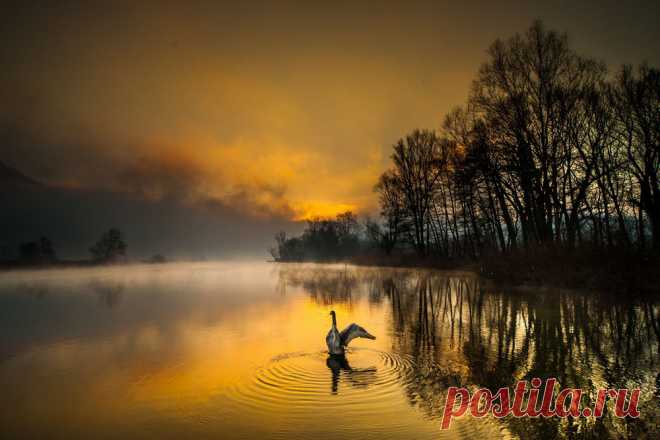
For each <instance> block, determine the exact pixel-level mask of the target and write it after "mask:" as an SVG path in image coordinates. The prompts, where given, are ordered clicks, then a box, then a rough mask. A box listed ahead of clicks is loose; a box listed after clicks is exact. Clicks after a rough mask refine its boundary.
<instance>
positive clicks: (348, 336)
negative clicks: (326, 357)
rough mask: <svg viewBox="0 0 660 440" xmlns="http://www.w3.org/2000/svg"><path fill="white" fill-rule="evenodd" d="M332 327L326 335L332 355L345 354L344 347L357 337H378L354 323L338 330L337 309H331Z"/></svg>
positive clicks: (326, 341) (329, 351)
mask: <svg viewBox="0 0 660 440" xmlns="http://www.w3.org/2000/svg"><path fill="white" fill-rule="evenodd" d="M330 315H331V316H332V327H331V328H330V331H329V332H328V335H327V336H326V337H325V343H326V344H328V353H330V354H332V355H339V356H343V355H344V347H346V346H348V343H349V342H351V341H352V340H353V339H355V338H366V339H376V337H375V336H374V335H372V334H370V333H369V332H368V331H366V330H365V329H364V328H362V327H360V326H359V325H357V324H355V323H353V324H351V325H349V326H348V327H346V328H345V329H344V330H342V331H341V333H340V332H339V331H338V330H337V316H336V314H335V311H334V310H333V311H331V312H330Z"/></svg>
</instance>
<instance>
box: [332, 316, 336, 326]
mask: <svg viewBox="0 0 660 440" xmlns="http://www.w3.org/2000/svg"><path fill="white" fill-rule="evenodd" d="M332 326H333V327H337V317H336V316H335V314H334V313H333V314H332Z"/></svg>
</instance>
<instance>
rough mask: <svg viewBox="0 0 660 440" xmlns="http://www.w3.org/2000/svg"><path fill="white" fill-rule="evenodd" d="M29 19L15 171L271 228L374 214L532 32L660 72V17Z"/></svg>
mask: <svg viewBox="0 0 660 440" xmlns="http://www.w3.org/2000/svg"><path fill="white" fill-rule="evenodd" d="M21 3H27V2H21ZM21 3H19V4H17V5H16V6H14V7H10V8H8V9H6V11H5V12H3V18H2V20H3V25H2V27H1V30H0V38H1V42H0V62H1V64H0V65H2V69H0V97H1V99H0V158H1V159H0V160H2V161H4V162H5V163H7V164H9V165H10V166H12V167H15V168H17V169H19V170H21V171H22V172H24V173H25V174H27V175H29V176H32V177H34V178H36V179H38V180H40V181H41V182H44V183H47V184H49V185H53V186H58V187H61V188H75V189H85V190H102V191H111V192H118V193H125V194H129V195H131V196H132V197H138V198H142V199H144V200H146V201H147V202H158V201H161V200H163V199H168V200H169V199H176V200H179V201H182V202H185V203H186V204H187V205H188V206H195V205H204V204H208V203H209V202H213V203H221V204H222V205H223V206H224V207H226V208H227V209H231V210H233V211H234V214H235V215H238V216H239V217H240V216H244V217H245V218H246V219H247V218H250V219H254V218H258V219H261V223H260V224H261V225H262V226H263V225H267V224H268V221H269V219H275V220H276V221H277V222H281V221H296V220H301V219H305V218H309V217H312V216H316V215H319V216H331V215H334V214H337V213H338V212H341V211H344V210H347V209H351V210H353V211H356V212H358V213H360V214H374V213H376V212H377V200H376V197H375V195H374V193H373V185H374V184H375V183H376V181H377V179H378V176H379V175H380V174H381V173H382V172H383V171H384V170H385V169H386V168H387V167H388V166H389V155H390V150H391V145H392V144H394V143H395V142H396V140H397V139H398V138H400V137H402V136H404V135H405V134H406V133H407V132H409V131H411V130H412V129H414V128H437V127H439V126H440V125H441V122H442V118H443V116H444V114H446V113H447V112H448V111H449V110H451V109H452V108H453V107H455V106H457V105H461V104H462V103H464V102H465V100H466V98H467V95H468V92H469V87H470V83H471V81H472V80H473V78H474V77H475V75H476V72H477V70H478V68H479V65H480V64H481V63H483V62H485V61H486V50H487V48H488V46H489V45H490V44H491V43H492V42H493V41H494V40H495V39H496V38H507V37H509V36H512V35H513V34H515V33H516V32H524V31H525V30H526V29H527V28H528V27H529V26H530V25H531V23H532V21H533V20H534V19H537V18H538V19H541V20H543V22H544V23H545V25H546V26H547V27H548V28H551V29H556V30H558V31H562V32H567V33H568V36H569V41H570V44H571V46H572V47H573V48H574V49H576V50H577V51H578V52H579V53H581V54H584V55H588V56H591V57H594V58H597V59H600V60H603V61H605V62H606V63H607V64H608V66H609V67H610V69H611V70H613V71H615V70H616V69H617V68H618V66H620V65H621V64H622V63H632V64H639V63H641V62H642V61H647V62H648V63H649V64H651V65H652V66H658V65H659V64H660V44H659V43H658V41H660V27H658V26H657V19H658V17H659V16H660V14H659V12H660V11H659V9H660V7H659V6H658V3H657V2H634V1H632V2H614V1H598V2H596V1H593V2H562V1H551V2H506V1H505V2H491V1H488V2H486V1H484V2H471V1H461V2H444V1H435V2H387V1H383V2H356V1H353V2H323V3H320V2H319V3H316V2H287V1H273V2H250V1H241V2H232V3H228V2H223V1H208V2H195V1H191V2H169V1H158V2H148V1H145V2H133V1H131V2H124V1H121V0H120V1H112V2H109V1H108V2H93V1H91V2H90V1H84V2H82V1H81V2H71V1H61V2H30V5H24V4H21ZM263 227H267V226H263Z"/></svg>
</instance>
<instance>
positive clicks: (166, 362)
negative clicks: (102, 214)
mask: <svg viewBox="0 0 660 440" xmlns="http://www.w3.org/2000/svg"><path fill="white" fill-rule="evenodd" d="M331 309H334V310H336V311H337V318H338V321H339V326H340V328H341V327H342V326H344V325H347V324H349V323H350V322H357V323H359V324H360V325H362V326H363V327H365V328H366V329H367V330H369V331H370V332H371V333H372V334H374V335H376V336H377V339H376V340H375V341H370V340H355V341H354V342H353V343H352V344H351V349H350V351H349V353H348V354H347V356H346V361H345V362H344V361H337V360H335V359H331V358H328V356H327V353H326V352H325V349H326V348H325V342H324V338H325V334H326V333H327V331H328V329H329V327H330V318H329V316H328V312H329V311H330V310H331ZM659 313H660V307H659V306H658V303H657V302H654V301H652V300H646V301H642V300H633V299H631V298H630V297H621V298H616V297H614V298H612V297H609V298H601V297H600V296H598V295H594V294H590V295H584V294H580V293H577V292H566V291H558V290H554V289H527V290H525V291H521V290H515V291H514V290H502V289H499V288H494V287H490V286H488V285H487V284H486V283H484V282H483V281H481V280H479V278H477V277H476V276H473V275H471V274H467V273H448V272H433V271H425V270H419V271H416V270H402V269H382V268H356V267H351V266H344V265H275V264H266V263H250V264H247V263H204V264H166V265H160V266H132V267H117V268H111V269H102V270H100V269H99V270H96V269H95V270H90V269H84V270H83V269H81V270H63V271H41V272H22V273H19V272H15V273H4V274H0V390H1V394H0V437H1V438H67V439H68V438H138V439H141V438H153V439H163V438H177V439H179V438H222V439H230V438H282V439H284V438H287V439H297V438H314V439H325V438H338V439H339V438H351V437H352V438H359V439H369V438H374V439H376V438H377V439H388V438H400V439H420V438H436V439H440V438H483V439H487V438H488V439H490V438H562V437H564V438H608V437H612V438H626V437H628V438H644V437H648V438H657V437H656V436H657V435H658V429H659V426H660V408H659V402H660V394H659V392H658V386H659V385H660V384H659V383H658V382H659V381H660V379H659V377H660V376H659V375H658V373H659V372H660V369H659V368H658V365H659V363H660V355H659V354H658V341H659V337H660V318H659ZM533 377H540V378H547V377H556V378H557V379H558V380H559V382H560V383H561V385H562V386H566V387H578V388H583V389H585V390H587V391H589V392H594V393H595V390H596V389H597V388H641V390H642V393H641V401H640V405H639V409H640V412H641V416H640V417H639V418H638V419H630V418H629V419H617V418H615V417H614V416H613V415H612V412H611V411H606V414H605V416H604V417H603V418H599V419H595V418H579V419H570V418H568V419H559V418H552V419H529V418H522V419H516V418H512V417H507V418H504V419H494V418H491V417H485V418H482V419H476V418H472V417H470V416H465V417H461V418H458V419H456V420H455V421H454V422H453V423H452V426H451V428H450V429H449V430H446V431H442V430H441V429H440V419H441V415H442V408H443V405H444V400H445V397H446V392H447V388H448V387H450V386H466V387H468V388H470V389H473V390H474V389H477V388H480V387H488V388H490V389H492V390H494V391H495V390H497V389H498V388H501V387H505V386H509V387H512V386H513V385H514V384H515V382H516V381H518V380H520V379H531V378H533Z"/></svg>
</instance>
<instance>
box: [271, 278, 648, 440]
mask: <svg viewBox="0 0 660 440" xmlns="http://www.w3.org/2000/svg"><path fill="white" fill-rule="evenodd" d="M280 277H281V280H284V281H283V282H284V283H286V284H289V285H292V286H298V287H302V288H303V289H304V290H305V291H306V292H307V293H308V294H309V296H310V297H311V298H312V299H313V300H314V301H316V302H318V303H320V304H323V305H331V304H334V303H341V304H345V305H348V306H349V307H350V305H351V304H352V302H353V301H355V300H356V299H357V297H358V296H363V295H366V296H367V299H368V301H369V302H370V303H374V304H375V303H378V304H380V303H382V302H387V303H388V304H387V306H388V307H390V308H391V322H390V323H389V326H390V327H391V328H390V330H391V333H392V351H393V352H395V353H396V354H397V355H399V356H410V357H411V358H412V359H413V360H414V362H413V363H412V368H410V369H407V370H406V372H405V374H406V375H407V377H405V378H404V379H403V380H402V381H401V383H402V386H403V387H404V389H405V392H406V395H407V397H408V400H409V402H410V403H411V404H412V405H414V406H417V407H419V408H420V409H421V410H422V411H424V413H425V414H426V415H427V416H429V417H439V415H440V414H441V409H442V405H444V399H445V394H446V389H447V388H448V387H449V386H467V387H469V388H472V389H476V388H481V387H486V388H489V389H491V390H492V391H493V392H495V391H496V390H497V389H499V388H501V387H511V388H512V387H513V386H514V384H515V383H516V382H517V381H518V380H531V379H532V378H533V377H540V378H543V379H546V378H550V377H556V378H557V380H558V382H559V384H560V385H561V386H562V387H572V388H582V389H583V390H586V391H587V395H588V399H589V400H587V398H586V397H585V400H583V404H592V402H594V401H595V393H596V390H597V389H599V388H616V389H618V388H641V389H642V397H641V399H640V405H639V408H640V411H641V417H640V418H639V419H630V418H628V419H617V418H615V417H613V415H612V412H611V411H608V410H609V409H610V408H609V405H608V406H607V407H606V411H605V414H604V416H603V417H602V418H599V419H595V418H593V417H592V418H579V419H573V418H570V417H569V418H566V419H560V418H550V419H544V418H538V419H532V418H521V419H516V418H513V417H507V418H505V419H503V421H502V423H506V424H507V427H508V428H509V429H510V430H511V431H512V432H513V433H516V434H519V435H520V436H521V437H524V438H530V437H532V438H537V437H539V438H556V437H580V438H586V437H596V438H606V437H618V436H621V435H623V436H627V437H631V438H640V437H646V436H653V435H654V430H655V429H656V426H657V423H658V422H657V420H658V418H659V417H660V410H659V408H658V403H657V399H658V393H659V391H658V381H660V374H658V363H659V361H660V356H659V354H658V345H659V342H660V319H659V308H658V305H657V302H656V301H654V299H649V298H646V299H644V298H632V297H626V298H615V297H606V296H603V295H599V294H597V293H594V292H589V293H581V292H573V291H564V290H555V289H550V288H537V289H531V288H530V289H509V290H502V289H500V288H495V287H492V286H488V285H487V284H486V283H484V282H482V280H480V279H479V278H478V277H476V276H474V275H471V274H467V273H446V272H434V271H423V270H406V269H380V268H355V267H341V268H339V267H338V268H337V269H336V270H328V268H327V266H325V267H323V268H318V269H316V268H314V267H313V266H304V267H297V266H295V265H293V266H289V267H285V268H283V269H282V270H281V271H280ZM328 366H329V367H330V368H331V370H332V371H333V391H335V392H336V386H337V382H338V380H336V379H337V378H338V375H339V372H340V371H341V370H343V368H342V366H341V363H339V364H337V365H335V366H334V367H331V366H330V364H328ZM349 368H350V367H349Z"/></svg>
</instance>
